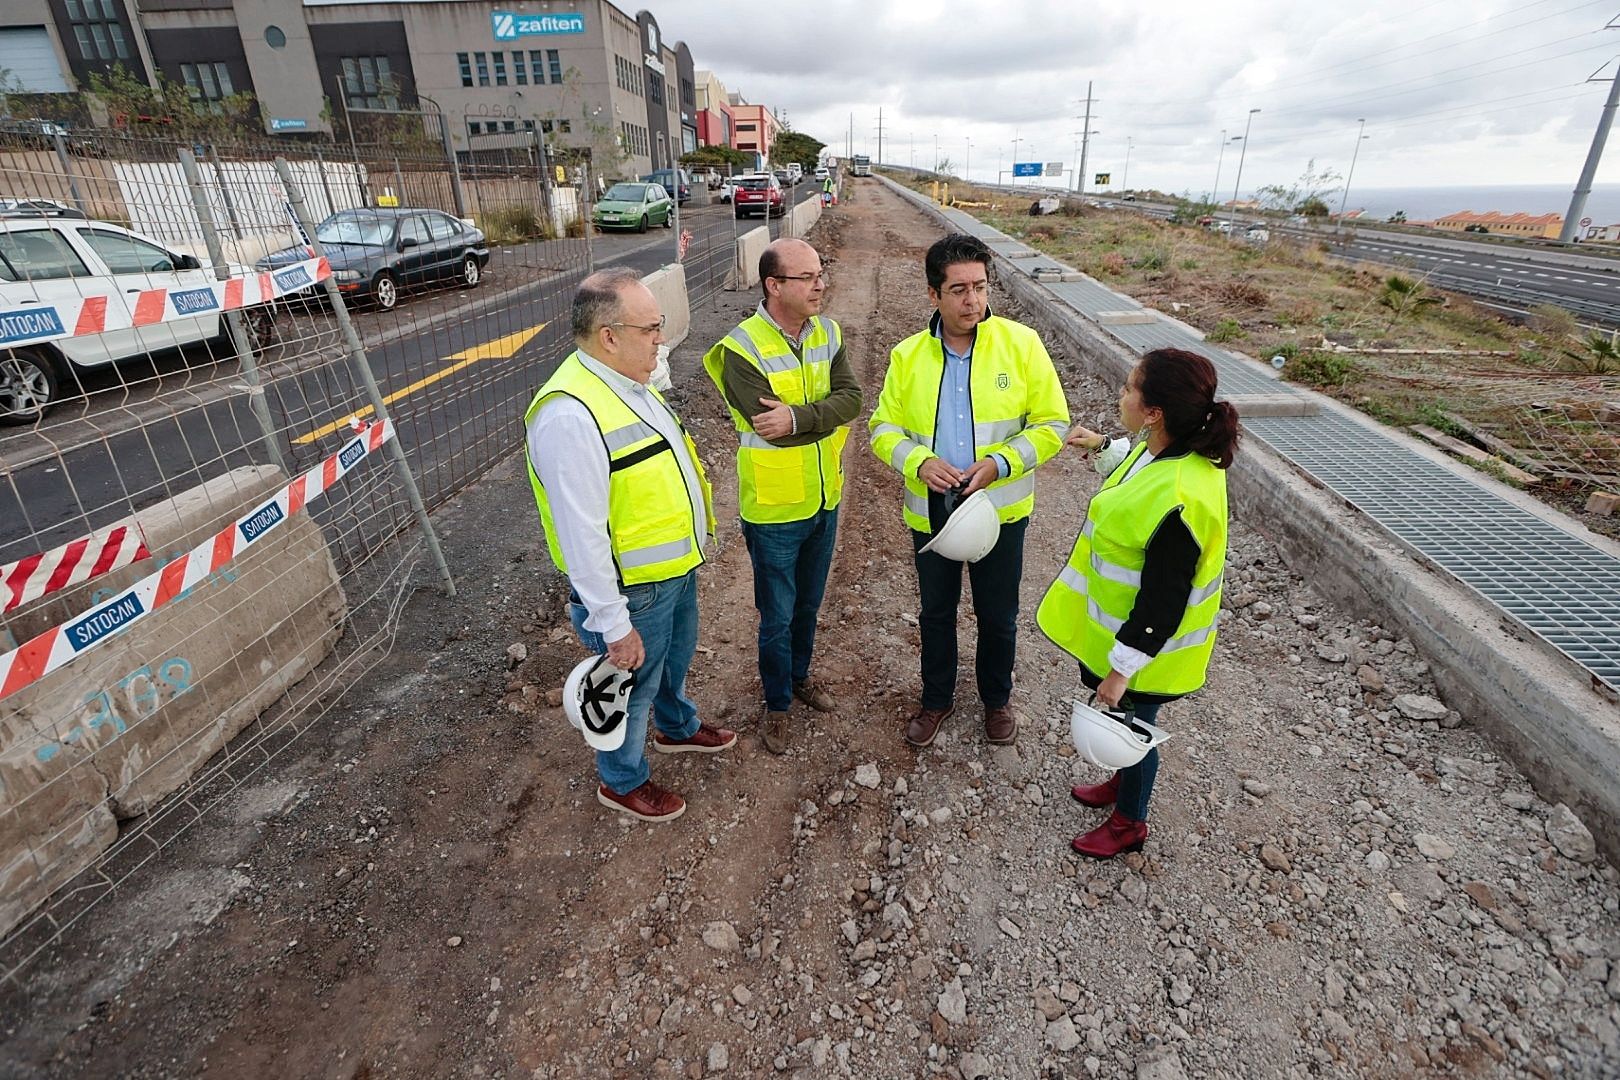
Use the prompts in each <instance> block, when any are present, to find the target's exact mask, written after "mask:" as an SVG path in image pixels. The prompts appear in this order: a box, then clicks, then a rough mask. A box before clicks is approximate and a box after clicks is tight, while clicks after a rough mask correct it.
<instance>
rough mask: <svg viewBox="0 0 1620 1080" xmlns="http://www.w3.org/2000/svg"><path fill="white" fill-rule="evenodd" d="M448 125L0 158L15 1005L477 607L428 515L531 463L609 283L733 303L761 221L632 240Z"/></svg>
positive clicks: (730, 220) (550, 183) (563, 176)
mask: <svg viewBox="0 0 1620 1080" xmlns="http://www.w3.org/2000/svg"><path fill="white" fill-rule="evenodd" d="M436 124H442V118H436V117H427V118H424V120H423V125H422V126H423V131H424V132H425V134H424V135H422V136H420V137H416V136H413V137H409V138H400V137H397V136H398V135H399V132H398V131H393V132H391V133H390V137H389V138H387V139H384V140H382V141H374V142H365V141H361V140H360V139H359V138H351V139H345V140H342V141H333V142H305V143H282V142H267V143H253V142H238V143H233V144H230V145H226V144H224V143H219V144H193V143H190V142H182V141H179V140H175V139H165V138H162V137H153V136H150V135H146V134H141V135H135V134H130V133H128V132H123V131H97V132H94V133H90V134H71V135H70V134H68V133H66V132H64V131H62V130H60V129H55V130H50V131H39V132H29V131H24V132H7V133H0V605H3V610H0V976H4V977H6V978H9V979H11V980H12V981H13V982H14V983H18V982H19V976H20V973H21V972H22V971H23V970H24V969H25V968H26V967H27V966H28V964H29V963H30V962H31V961H32V960H34V959H35V958H36V957H38V956H39V955H40V954H41V952H42V950H44V949H46V948H48V947H49V946H50V944H51V943H52V942H53V941H55V940H56V939H57V938H58V937H59V936H60V935H61V934H62V933H64V932H65V931H67V930H68V928H70V927H72V926H73V925H74V924H75V923H76V921H77V920H79V919H80V918H82V917H83V915H84V914H85V913H86V912H87V911H89V910H90V908H91V907H92V905H94V904H95V903H97V902H99V901H100V900H102V899H103V898H105V897H106V896H108V895H110V894H112V893H113V892H115V891H116V890H117V889H118V888H119V887H120V886H121V885H122V884H123V883H124V882H125V881H126V880H127V879H128V876H129V875H130V874H131V873H133V872H134V871H135V870H136V869H137V868H138V867H140V866H142V865H144V864H145V863H146V862H148V861H149V860H151V859H152V858H154V857H155V856H157V855H158V854H160V853H161V852H162V851H163V850H164V849H165V848H166V847H167V846H168V845H169V844H170V843H172V842H173V840H174V839H175V838H176V837H177V836H179V835H181V834H183V833H184V832H185V830H186V829H188V828H189V827H190V826H191V825H192V824H194V823H196V822H197V821H200V820H202V819H203V818H204V817H206V816H207V815H208V814H209V813H211V812H213V811H214V810H215V809H216V808H218V807H220V806H222V805H225V804H227V803H228V802H229V800H230V797H231V793H232V792H234V791H235V790H236V789H237V788H238V787H240V786H241V785H242V784H244V783H246V782H248V781H249V780H250V778H252V777H253V776H255V775H256V774H257V773H258V772H259V771H260V770H262V769H264V768H265V767H266V766H267V765H268V764H269V763H270V762H272V761H274V760H275V759H276V757H277V755H278V754H280V753H281V752H282V751H283V750H285V749H286V748H287V747H288V746H291V745H293V743H294V742H295V741H296V740H297V738H298V736H299V735H301V734H302V733H303V732H304V731H307V730H308V729H309V727H310V726H311V725H313V724H315V723H317V722H318V721H319V720H320V718H321V717H322V716H323V715H325V713H326V711H327V709H329V708H330V706H331V705H332V703H333V702H334V701H335V700H336V699H337V698H338V697H339V696H341V694H342V692H343V691H344V690H345V689H346V688H347V687H348V686H350V685H352V683H353V682H354V681H355V679H356V677H357V676H358V674H359V673H360V672H362V671H364V670H365V669H366V668H368V667H369V666H371V665H373V664H375V663H376V662H378V661H379V660H380V659H381V658H382V656H383V655H385V654H386V651H387V649H388V648H389V647H390V645H391V642H392V640H393V635H394V631H395V629H396V627H397V619H398V613H399V609H400V606H401V604H402V603H403V602H404V599H405V598H406V597H407V596H408V595H409V593H410V591H411V590H412V589H413V588H415V587H418V586H420V585H422V584H424V583H432V582H434V581H435V580H438V581H440V582H442V583H443V584H444V585H445V586H446V587H449V588H453V584H452V579H451V577H450V574H449V568H448V567H446V566H445V565H444V562H443V557H442V555H441V554H440V552H439V551H438V548H437V543H436V540H435V538H434V537H433V536H432V530H431V522H430V521H429V519H428V517H427V512H428V511H430V510H431V509H432V508H433V507H436V506H438V505H440V504H442V503H443V502H444V501H445V500H447V499H448V498H450V497H451V496H452V495H453V494H454V493H456V492H457V491H459V490H461V489H462V488H464V487H465V486H466V485H468V484H469V483H471V482H473V481H474V480H476V479H477V478H479V477H480V476H482V475H483V474H484V473H485V472H487V471H488V470H489V469H490V468H492V467H493V466H494V465H496V464H497V463H499V462H500V461H501V460H503V459H504V458H506V457H508V456H509V455H511V454H512V453H514V452H516V451H517V450H518V449H520V448H521V446H522V439H523V433H522V415H523V412H524V409H525V406H526V405H527V403H528V400H529V398H530V396H531V395H532V394H533V392H534V390H535V388H536V387H538V386H539V384H540V383H541V382H543V381H544V379H545V378H546V376H547V375H549V373H550V371H551V370H552V369H553V368H554V367H555V365H556V364H557V363H559V362H560V361H561V360H562V358H563V357H564V356H566V355H567V353H568V351H569V350H570V349H571V347H572V345H571V342H570V340H569V330H568V318H567V314H568V308H569V304H570V302H571V299H572V295H573V292H574V290H575V288H576V287H577V285H578V283H579V281H580V280H581V279H582V278H583V277H584V275H586V274H587V273H589V272H590V271H591V270H593V269H596V268H600V267H603V266H607V265H628V266H631V267H634V268H636V269H638V270H640V271H642V272H643V273H644V274H647V273H651V272H652V271H655V270H657V269H658V268H660V267H663V266H666V265H668V264H671V263H682V264H683V270H684V275H685V277H684V287H685V290H686V296H687V298H688V300H689V302H690V303H691V304H693V305H696V304H701V303H704V302H706V301H708V300H710V299H711V298H713V297H715V296H717V295H718V294H719V292H720V291H721V290H722V289H725V288H727V287H730V286H731V285H733V283H734V282H735V280H736V277H737V271H738V261H739V257H738V250H739V248H738V238H739V236H740V235H741V234H743V233H745V232H747V231H749V230H751V229H754V228H757V227H758V225H757V224H756V223H754V222H748V221H740V220H738V219H737V218H736V217H735V216H734V215H735V211H734V207H733V205H732V204H730V203H727V202H722V201H719V200H718V199H714V198H709V197H707V192H706V190H704V189H702V188H700V189H699V191H698V192H697V193H696V194H695V195H693V196H692V198H691V199H690V201H689V202H688V203H687V204H686V205H676V206H673V207H671V210H672V213H671V214H670V215H669V218H668V220H667V221H665V220H663V219H661V218H660V219H658V220H649V217H647V216H644V217H643V218H641V219H639V220H638V219H637V218H635V217H634V215H631V216H630V217H629V218H628V219H626V218H624V217H623V216H622V215H621V216H620V220H617V221H609V220H605V219H604V216H603V215H601V214H597V213H596V212H595V211H596V204H597V203H598V202H599V201H600V200H601V197H602V195H603V194H604V193H605V192H607V191H608V189H609V182H610V179H611V178H609V177H603V176H599V175H597V173H596V171H595V170H593V167H592V163H591V161H590V160H589V158H588V157H584V156H575V157H572V158H567V157H562V156H560V155H554V154H552V153H551V152H550V151H549V150H548V148H547V147H546V145H545V140H544V139H543V138H541V137H539V135H538V134H537V133H535V132H530V131H524V130H515V131H508V130H504V128H495V129H493V130H488V131H483V132H480V133H479V135H478V136H477V137H475V138H474V139H473V140H472V143H473V145H472V148H471V149H470V150H468V151H463V152H460V153H457V154H449V153H446V143H447V142H448V140H445V139H444V138H443V137H442V136H443V131H442V127H438V126H435V125H436ZM361 128H362V125H359V124H357V125H355V130H356V131H359V130H360V129H361ZM603 171H606V170H605V169H604V170H603ZM815 198H816V196H815V195H813V194H812V193H811V192H810V191H809V190H808V185H801V186H798V187H795V186H792V185H789V186H788V187H787V188H786V189H785V190H784V196H783V210H784V213H783V214H782V215H780V216H778V217H776V218H774V219H772V218H767V220H766V221H765V223H764V224H765V226H766V229H767V234H768V235H769V236H770V237H773V238H774V237H776V236H780V235H797V234H799V233H802V232H803V231H804V230H806V229H808V227H809V224H810V222H811V221H812V220H813V213H814V211H815V210H816V209H818V208H816V207H814V206H811V205H810V202H811V201H812V200H814V199H815ZM796 207H797V208H796ZM593 217H595V218H596V219H597V220H598V221H599V222H600V223H601V224H602V225H603V226H604V227H603V228H602V229H596V228H588V227H587V223H588V222H590V221H591V220H592V218H593Z"/></svg>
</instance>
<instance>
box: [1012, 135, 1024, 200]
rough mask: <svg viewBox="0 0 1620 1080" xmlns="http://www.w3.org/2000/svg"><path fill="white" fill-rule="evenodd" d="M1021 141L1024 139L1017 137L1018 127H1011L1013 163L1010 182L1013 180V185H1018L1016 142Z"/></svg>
mask: <svg viewBox="0 0 1620 1080" xmlns="http://www.w3.org/2000/svg"><path fill="white" fill-rule="evenodd" d="M1023 141H1024V140H1022V139H1020V138H1019V137H1018V129H1017V128H1013V156H1012V163H1013V176H1012V182H1013V187H1017V186H1018V144H1019V143H1021V142H1023Z"/></svg>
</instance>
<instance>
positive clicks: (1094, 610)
mask: <svg viewBox="0 0 1620 1080" xmlns="http://www.w3.org/2000/svg"><path fill="white" fill-rule="evenodd" d="M1145 450H1146V444H1143V445H1139V446H1137V447H1136V449H1135V450H1133V451H1132V452H1131V454H1130V456H1129V457H1127V458H1126V459H1125V460H1124V462H1122V463H1121V464H1120V466H1119V467H1118V468H1117V469H1115V470H1114V471H1113V473H1112V474H1111V475H1110V476H1109V477H1108V479H1107V480H1106V481H1104V483H1103V486H1102V489H1101V490H1100V491H1098V492H1097V494H1096V495H1095V496H1093V497H1092V500H1091V505H1090V506H1089V507H1087V509H1086V521H1085V525H1084V527H1082V528H1081V530H1080V536H1079V538H1078V539H1077V540H1075V542H1074V551H1073V553H1072V554H1070V556H1069V562H1068V565H1067V566H1065V567H1064V568H1063V572H1062V573H1061V574H1059V575H1058V578H1057V580H1056V581H1054V582H1053V583H1052V586H1051V588H1049V589H1047V590H1046V595H1045V596H1044V597H1042V598H1041V606H1040V608H1039V609H1037V611H1036V613H1035V621H1036V622H1037V623H1038V624H1039V625H1040V628H1041V631H1042V632H1043V633H1045V634H1046V636H1047V637H1049V638H1051V639H1052V641H1053V642H1054V643H1055V644H1057V645H1058V646H1059V647H1061V648H1062V649H1063V650H1064V651H1065V652H1067V653H1069V654H1070V655H1071V656H1073V657H1075V658H1076V659H1078V660H1079V661H1080V662H1081V663H1082V664H1084V665H1086V667H1087V668H1088V669H1089V670H1091V671H1092V672H1093V673H1095V674H1097V675H1107V674H1108V673H1109V672H1110V671H1112V670H1113V668H1112V666H1111V665H1110V664H1109V662H1108V653H1109V651H1110V650H1111V649H1113V647H1114V641H1115V637H1114V635H1115V634H1117V633H1119V631H1120V629H1121V628H1122V627H1123V626H1124V625H1125V623H1126V620H1128V619H1129V618H1130V616H1131V609H1132V608H1134V607H1135V606H1136V595H1137V593H1138V592H1140V591H1141V588H1142V565H1143V563H1144V561H1145V560H1146V558H1147V546H1148V541H1149V540H1151V539H1152V538H1153V533H1154V531H1155V530H1157V529H1158V527H1159V524H1160V523H1161V522H1162V521H1163V520H1164V518H1165V516H1166V515H1167V514H1169V513H1170V512H1171V511H1172V510H1176V509H1179V510H1180V511H1181V520H1182V521H1183V522H1185V523H1186V525H1187V528H1188V530H1189V531H1191V532H1192V535H1193V539H1194V540H1196V541H1197V542H1198V549H1199V556H1198V566H1197V569H1196V570H1195V571H1194V573H1193V583H1192V592H1191V593H1190V594H1189V595H1188V597H1187V607H1186V609H1185V610H1184V611H1183V613H1182V616H1181V621H1180V622H1179V623H1178V624H1177V625H1176V629H1175V633H1174V635H1172V636H1171V637H1170V638H1169V639H1168V640H1167V641H1166V642H1165V644H1164V647H1163V648H1162V649H1160V650H1159V653H1158V655H1156V656H1155V657H1154V658H1153V659H1152V660H1150V661H1149V662H1148V663H1147V665H1146V666H1145V667H1143V668H1142V670H1140V671H1138V672H1137V673H1136V674H1135V675H1133V676H1131V680H1130V689H1132V690H1140V691H1142V692H1143V693H1148V694H1190V693H1192V692H1193V691H1194V690H1197V689H1198V688H1199V687H1201V686H1203V685H1204V676H1205V673H1206V672H1207V671H1208V669H1209V657H1210V653H1211V652H1212V651H1213V650H1214V648H1215V617H1216V616H1217V615H1218V614H1219V613H1220V610H1221V575H1222V573H1223V571H1224V568H1225V565H1226V521H1227V518H1226V473H1225V472H1223V471H1221V470H1220V469H1218V468H1216V467H1215V463H1214V462H1212V461H1210V460H1209V458H1207V457H1205V456H1203V455H1202V454H1185V455H1182V456H1180V457H1173V458H1164V459H1155V460H1153V461H1150V462H1148V463H1147V464H1146V465H1144V466H1143V467H1142V471H1141V472H1139V473H1137V474H1136V475H1135V476H1132V477H1131V478H1130V479H1129V480H1126V479H1125V476H1126V474H1127V473H1129V472H1130V469H1131V465H1132V464H1133V463H1134V462H1135V461H1136V459H1137V458H1139V457H1141V456H1142V454H1143V453H1144V452H1145Z"/></svg>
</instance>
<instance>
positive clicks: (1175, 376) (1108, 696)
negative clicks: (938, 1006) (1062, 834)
mask: <svg viewBox="0 0 1620 1080" xmlns="http://www.w3.org/2000/svg"><path fill="white" fill-rule="evenodd" d="M1215 392H1216V385H1215V365H1214V364H1212V363H1210V361H1209V360H1208V359H1206V358H1205V357H1202V356H1199V355H1198V354H1197V353H1194V352H1188V351H1187V350H1185V349H1155V350H1154V351H1152V352H1150V353H1148V354H1146V355H1145V356H1143V357H1142V360H1141V362H1140V363H1138V364H1137V365H1136V367H1135V368H1134V369H1133V370H1132V371H1131V374H1130V378H1129V379H1127V380H1126V382H1125V385H1124V387H1123V388H1121V390H1120V394H1119V419H1120V422H1121V423H1122V424H1123V425H1124V427H1125V429H1126V430H1127V431H1129V432H1131V433H1133V434H1134V436H1135V446H1134V447H1133V446H1132V445H1131V443H1130V440H1128V439H1125V438H1120V439H1115V440H1112V442H1110V440H1109V439H1107V438H1106V437H1105V436H1102V435H1099V434H1098V433H1097V432H1094V431H1090V430H1088V429H1086V428H1084V427H1081V426H1076V427H1075V428H1074V429H1073V430H1072V431H1070V432H1069V436H1068V439H1067V442H1068V445H1070V446H1074V447H1078V448H1080V449H1081V450H1082V451H1084V452H1086V453H1092V452H1096V451H1103V453H1102V454H1101V457H1100V460H1099V462H1098V467H1099V471H1101V472H1103V473H1104V474H1105V475H1106V476H1107V479H1106V480H1105V481H1104V482H1103V486H1102V489H1101V490H1099V491H1098V492H1097V494H1096V495H1095V496H1093V497H1092V500H1091V504H1090V506H1089V507H1088V508H1087V510H1086V519H1085V522H1084V525H1083V527H1082V529H1081V532H1080V537H1079V539H1077V540H1076V541H1075V545H1074V551H1073V553H1072V554H1071V555H1070V557H1069V563H1068V566H1067V567H1065V568H1064V570H1063V573H1062V574H1060V575H1059V577H1058V579H1057V580H1056V581H1055V582H1053V583H1052V587H1051V588H1050V589H1048V590H1047V592H1046V596H1045V597H1044V598H1043V599H1042V600H1041V606H1040V609H1039V611H1038V612H1037V614H1036V621H1037V622H1038V623H1039V624H1040V627H1041V630H1042V631H1043V632H1044V633H1045V634H1046V636H1047V637H1049V638H1051V639H1052V641H1053V642H1055V643H1056V644H1057V645H1059V646H1060V647H1062V648H1063V649H1064V650H1065V651H1067V652H1068V653H1069V654H1070V655H1072V656H1074V657H1075V658H1076V659H1077V660H1079V661H1080V677H1081V680H1082V681H1083V682H1084V683H1085V684H1086V686H1088V687H1090V688H1091V689H1092V690H1094V691H1095V692H1096V698H1097V701H1098V702H1099V703H1100V704H1102V705H1103V706H1105V707H1108V708H1116V707H1133V708H1134V710H1135V714H1136V717H1137V718H1138V719H1139V720H1143V721H1145V722H1147V723H1154V722H1155V721H1156V719H1157V716H1158V712H1159V707H1160V706H1161V705H1163V704H1164V703H1165V702H1167V701H1173V700H1175V699H1176V698H1179V697H1184V696H1186V695H1187V694H1190V693H1192V692H1193V691H1195V690H1197V689H1199V688H1200V687H1202V686H1203V685H1204V676H1205V673H1206V672H1207V670H1208V668H1209V657H1210V653H1211V651H1212V650H1213V648H1214V644H1215V619H1216V616H1217V614H1219V612H1220V607H1221V575H1222V572H1223V570H1224V568H1225V563H1226V525H1227V513H1226V473H1225V471H1224V470H1226V469H1227V468H1228V467H1229V466H1230V465H1231V464H1232V458H1233V455H1234V454H1236V452H1237V446H1238V438H1239V435H1240V427H1239V424H1238V415H1237V410H1236V409H1234V408H1233V407H1232V405H1231V403H1230V402H1226V401H1216V400H1215ZM1158 769H1159V752H1158V750H1156V749H1155V750H1150V751H1148V753H1147V756H1146V757H1144V758H1143V759H1142V760H1141V762H1140V763H1138V764H1136V765H1133V766H1131V767H1129V768H1126V769H1121V770H1120V771H1118V772H1116V773H1114V775H1113V776H1111V777H1109V778H1108V780H1106V781H1104V782H1103V783H1101V784H1090V785H1081V786H1077V787H1076V788H1075V789H1074V791H1073V794H1074V797H1075V799H1076V800H1077V801H1079V802H1080V803H1082V804H1083V805H1085V806H1091V807H1096V808H1103V807H1108V806H1112V807H1113V808H1114V811H1113V814H1112V815H1111V816H1110V817H1109V818H1108V820H1107V821H1106V822H1104V823H1103V824H1102V825H1101V826H1100V827H1098V828H1096V829H1093V830H1092V831H1090V832H1088V833H1085V834H1083V835H1080V836H1076V837H1075V838H1074V841H1073V843H1072V845H1071V846H1072V847H1073V848H1074V850H1075V851H1077V852H1079V853H1080V854H1082V855H1086V856H1089V857H1091V858H1094V859H1108V858H1112V857H1113V856H1115V855H1118V854H1119V853H1121V852H1124V851H1140V850H1141V848H1142V843H1143V841H1144V840H1146V839H1147V834H1148V826H1147V811H1148V799H1149V797H1150V796H1151V795H1152V793H1153V780H1154V777H1155V776H1156V775H1157V773H1158Z"/></svg>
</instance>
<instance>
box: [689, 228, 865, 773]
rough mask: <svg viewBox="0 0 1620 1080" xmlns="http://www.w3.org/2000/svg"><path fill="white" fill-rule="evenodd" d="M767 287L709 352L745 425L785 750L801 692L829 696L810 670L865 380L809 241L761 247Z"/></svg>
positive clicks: (749, 535) (747, 536)
mask: <svg viewBox="0 0 1620 1080" xmlns="http://www.w3.org/2000/svg"><path fill="white" fill-rule="evenodd" d="M759 283H760V290H761V292H763V294H764V298H763V299H762V300H761V301H760V305H759V308H758V309H757V310H756V311H755V312H754V314H752V315H750V316H749V317H748V318H746V319H744V320H743V321H742V323H741V325H739V326H737V327H736V328H735V329H734V330H732V331H731V332H730V333H729V334H727V335H726V336H725V338H723V339H722V340H721V341H720V343H719V344H717V345H715V346H714V348H712V349H710V350H709V351H708V353H707V355H705V356H704V357H703V367H704V370H706V371H707V372H708V373H709V377H710V378H712V379H713V380H714V384H715V386H716V387H718V388H719V390H720V394H721V396H722V397H724V398H725V401H726V406H727V407H728V408H729V409H730V410H731V419H732V422H733V423H735V424H736V425H737V435H738V442H739V444H740V445H739V446H738V447H737V483H738V486H739V487H740V489H741V490H740V497H739V500H738V504H739V509H740V511H741V513H742V522H743V524H742V528H743V539H744V540H745V541H747V544H748V556H749V559H750V560H752V562H753V565H754V606H755V607H757V608H758V609H759V680H760V684H761V686H762V689H763V691H764V694H765V722H764V725H763V728H762V735H763V737H764V740H765V749H767V750H769V751H770V752H771V753H773V754H781V753H784V752H786V750H787V740H788V710H789V708H790V707H791V706H792V704H793V699H794V698H798V699H799V700H800V701H802V702H804V703H805V704H806V705H809V706H810V707H811V708H812V709H816V710H817V711H819V712H827V711H829V710H831V709H832V708H833V705H834V703H833V699H832V695H831V694H829V693H828V692H827V691H826V690H825V689H824V688H823V687H821V686H818V685H817V684H815V683H813V682H811V681H810V660H811V653H812V651H813V649H814V646H815V638H816V615H817V612H819V611H820V609H821V597H822V593H823V592H824V591H825V589H826V585H827V571H828V569H829V568H830V567H831V565H832V556H833V542H834V539H835V537H836V535H837V531H838V504H839V501H840V500H841V499H842V497H843V492H844V461H843V456H844V443H845V441H846V440H847V439H848V438H849V422H850V421H851V420H853V419H855V416H856V414H857V413H859V412H860V411H861V386H860V383H859V382H857V381H856V379H855V375H854V373H853V372H852V371H851V370H850V366H849V358H848V357H847V356H846V355H845V352H844V333H843V331H842V330H841V329H840V328H839V326H838V324H837V323H836V322H834V321H833V320H831V319H829V318H827V317H825V316H824V315H822V314H821V305H822V300H823V298H824V297H825V296H826V292H827V275H826V274H825V273H823V272H822V269H821V257H820V256H819V255H817V254H816V249H815V248H813V247H811V246H810V245H809V244H807V243H805V242H804V241H803V240H777V241H775V242H774V243H772V244H771V245H770V246H769V247H767V248H766V249H765V251H764V254H762V255H761V256H760V258H759Z"/></svg>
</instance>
